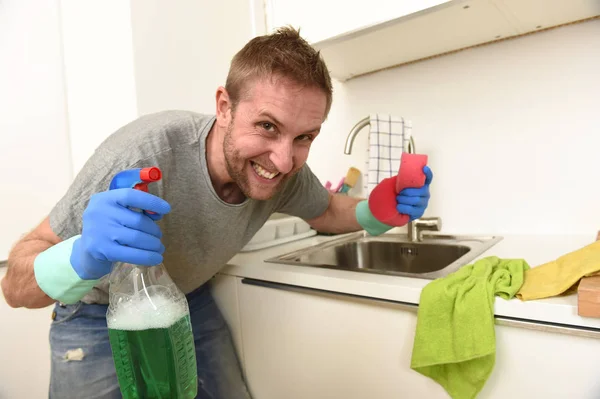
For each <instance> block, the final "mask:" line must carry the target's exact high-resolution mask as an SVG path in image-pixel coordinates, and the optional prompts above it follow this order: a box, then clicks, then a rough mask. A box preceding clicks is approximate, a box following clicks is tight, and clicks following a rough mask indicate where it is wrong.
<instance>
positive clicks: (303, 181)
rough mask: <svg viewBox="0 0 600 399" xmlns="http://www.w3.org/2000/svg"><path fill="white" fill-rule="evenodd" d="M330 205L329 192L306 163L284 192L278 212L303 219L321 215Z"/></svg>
mask: <svg viewBox="0 0 600 399" xmlns="http://www.w3.org/2000/svg"><path fill="white" fill-rule="evenodd" d="M328 206H329V192H328V191H327V189H326V188H325V187H323V185H322V184H321V183H320V182H319V179H318V178H317V177H316V176H315V175H314V174H313V172H312V171H311V170H310V168H309V167H308V165H307V164H304V166H303V167H302V169H300V172H298V173H297V174H296V175H295V176H294V177H293V178H292V179H290V181H289V182H288V184H286V186H285V189H284V190H283V192H282V195H281V198H280V201H279V204H278V208H277V210H276V211H277V212H280V213H285V214H288V215H292V216H298V217H300V218H302V219H305V220H307V219H313V218H316V217H317V216H321V215H322V214H323V213H324V212H325V210H326V209H327V207H328Z"/></svg>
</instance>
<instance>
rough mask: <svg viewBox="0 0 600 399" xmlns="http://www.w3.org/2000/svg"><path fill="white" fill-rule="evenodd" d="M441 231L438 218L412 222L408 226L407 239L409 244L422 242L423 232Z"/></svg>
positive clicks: (440, 222) (440, 223)
mask: <svg viewBox="0 0 600 399" xmlns="http://www.w3.org/2000/svg"><path fill="white" fill-rule="evenodd" d="M441 229H442V219H441V218H439V217H427V218H420V219H416V220H413V221H412V222H410V223H409V224H408V239H409V241H411V242H415V241H422V240H423V231H424V230H431V231H440V230H441Z"/></svg>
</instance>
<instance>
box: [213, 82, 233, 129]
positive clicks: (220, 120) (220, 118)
mask: <svg viewBox="0 0 600 399" xmlns="http://www.w3.org/2000/svg"><path fill="white" fill-rule="evenodd" d="M216 100H217V124H218V125H219V127H221V128H223V129H226V128H227V126H229V124H230V123H231V119H232V115H231V106H232V104H231V100H230V98H229V93H227V90H226V89H225V88H224V87H223V86H219V88H218V89H217V95H216Z"/></svg>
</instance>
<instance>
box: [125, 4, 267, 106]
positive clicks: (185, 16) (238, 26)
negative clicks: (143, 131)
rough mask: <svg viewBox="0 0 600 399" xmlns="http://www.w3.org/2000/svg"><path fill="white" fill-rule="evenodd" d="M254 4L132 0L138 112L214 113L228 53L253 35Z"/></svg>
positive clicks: (226, 65) (238, 47)
mask: <svg viewBox="0 0 600 399" xmlns="http://www.w3.org/2000/svg"><path fill="white" fill-rule="evenodd" d="M253 6H254V5H253V3H252V2H251V1H249V0H223V1H197V0H182V1H177V2H173V1H166V0H131V14H132V31H133V50H134V56H135V80H136V88H137V101H138V111H139V114H140V115H144V114H148V113H151V112H156V111H162V110H165V109H188V110H193V111H198V112H206V113H214V112H215V93H216V90H217V87H218V86H220V85H225V78H226V77H227V71H228V69H229V63H230V61H231V58H232V57H233V55H234V54H235V53H236V52H237V51H238V50H240V49H241V48H242V46H244V44H245V43H246V42H247V41H248V40H250V39H251V38H252V37H253V36H254V32H253V20H252V18H251V12H252V10H253ZM258 29H260V27H258Z"/></svg>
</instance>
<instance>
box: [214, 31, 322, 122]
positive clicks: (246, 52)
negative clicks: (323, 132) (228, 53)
mask: <svg viewBox="0 0 600 399" xmlns="http://www.w3.org/2000/svg"><path fill="white" fill-rule="evenodd" d="M273 75H281V76H284V77H286V78H290V79H292V80H293V81H294V82H295V83H298V84H300V85H303V86H313V87H318V88H320V89H321V90H323V92H324V93H325V95H326V96H327V107H326V109H325V117H327V115H328V114H329V110H330V109H331V101H332V93H333V88H332V86H331V78H330V76H329V71H328V70H327V66H326V65H325V61H323V58H322V57H321V54H320V53H319V51H317V50H315V49H314V48H313V47H312V46H311V45H310V44H308V42H307V41H306V40H304V39H303V38H302V37H301V36H300V31H299V30H295V29H294V28H292V27H281V28H278V29H277V30H276V31H275V32H274V33H272V34H270V35H264V36H257V37H255V38H253V39H252V40H250V41H249V42H248V43H247V44H246V45H245V46H244V47H243V48H242V49H241V50H240V51H239V52H238V53H237V54H236V55H235V56H234V57H233V59H232V60H231V66H230V68H229V74H228V75H227V81H226V83H225V89H227V92H228V93H229V97H230V99H231V101H232V107H233V109H234V110H235V107H236V105H237V104H238V102H239V101H240V97H241V96H242V95H244V94H245V92H244V90H247V87H246V84H247V83H248V82H250V81H252V80H254V79H257V78H258V79H262V78H268V77H271V76H273Z"/></svg>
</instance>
